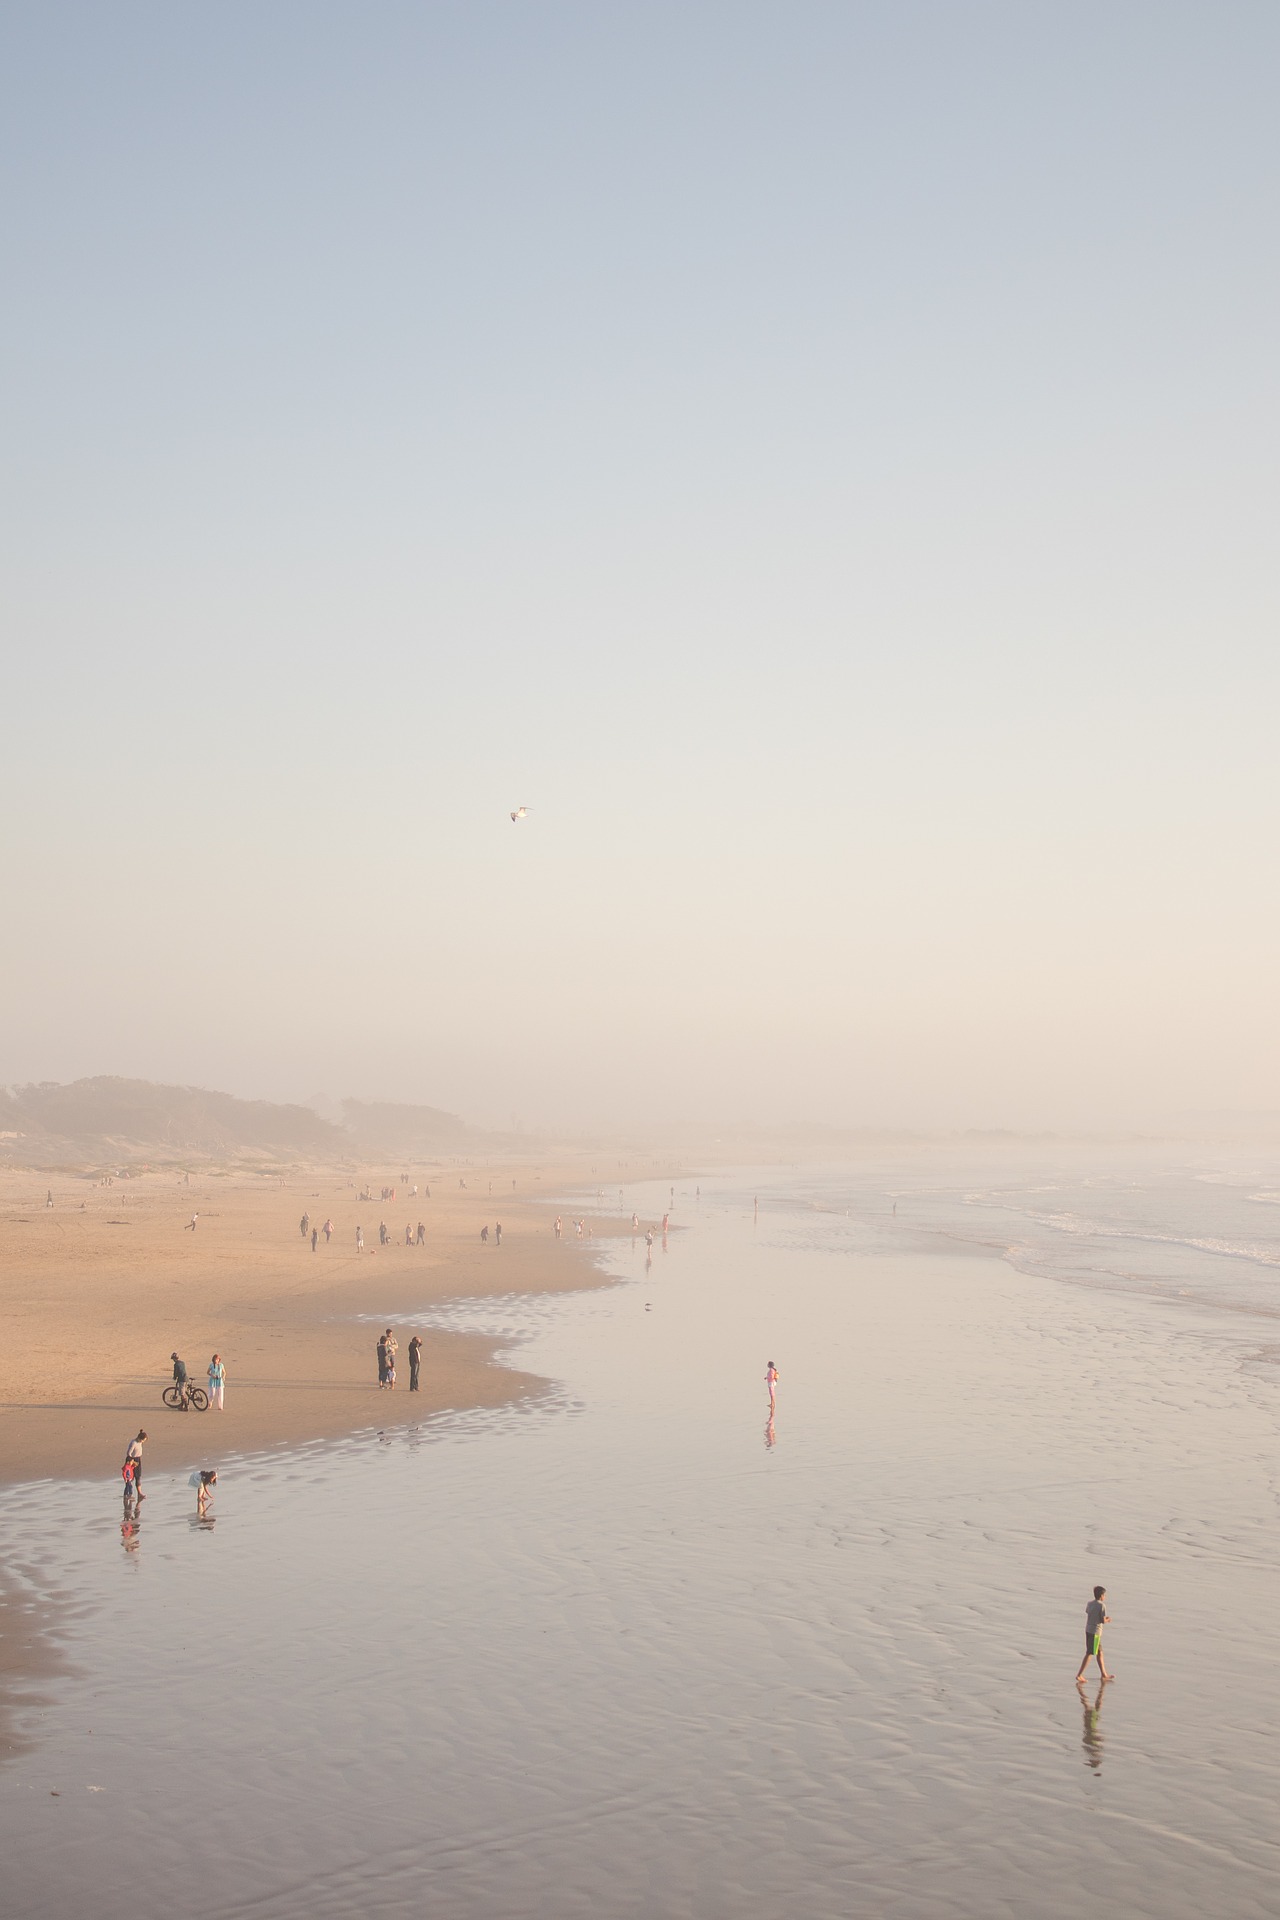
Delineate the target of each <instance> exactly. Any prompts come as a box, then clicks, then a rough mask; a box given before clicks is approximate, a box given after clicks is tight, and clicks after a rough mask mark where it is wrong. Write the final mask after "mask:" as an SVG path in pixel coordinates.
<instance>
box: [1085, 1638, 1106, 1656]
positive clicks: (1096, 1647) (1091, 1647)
mask: <svg viewBox="0 0 1280 1920" xmlns="http://www.w3.org/2000/svg"><path fill="white" fill-rule="evenodd" d="M1090 1654H1093V1655H1094V1656H1095V1657H1096V1658H1097V1659H1099V1660H1101V1658H1102V1635H1101V1634H1100V1633H1086V1635H1085V1637H1084V1657H1085V1659H1086V1660H1087V1659H1088V1658H1089V1656H1090Z"/></svg>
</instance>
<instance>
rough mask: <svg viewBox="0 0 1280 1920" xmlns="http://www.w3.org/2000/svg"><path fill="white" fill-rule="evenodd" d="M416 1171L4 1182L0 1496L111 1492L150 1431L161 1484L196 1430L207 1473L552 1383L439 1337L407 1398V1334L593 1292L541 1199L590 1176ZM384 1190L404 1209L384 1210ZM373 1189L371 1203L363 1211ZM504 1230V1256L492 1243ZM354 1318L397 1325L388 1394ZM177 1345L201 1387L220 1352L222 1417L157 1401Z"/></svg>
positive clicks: (367, 1333)
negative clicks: (24, 1489) (429, 1318)
mask: <svg viewBox="0 0 1280 1920" xmlns="http://www.w3.org/2000/svg"><path fill="white" fill-rule="evenodd" d="M412 1178H414V1179H416V1180H417V1182H418V1187H419V1193H418V1197H417V1198H416V1199H415V1198H413V1197H412V1195H410V1194H409V1193H408V1191H407V1190H406V1188H405V1187H404V1186H403V1184H402V1183H401V1182H400V1180H399V1177H398V1170H397V1171H396V1172H391V1173H388V1172H387V1171H386V1170H385V1169H381V1170H376V1171H373V1172H370V1173H366V1172H364V1171H363V1170H361V1171H357V1172H355V1173H354V1174H353V1173H352V1170H351V1169H350V1168H349V1167H344V1168H342V1169H340V1170H334V1169H326V1168H320V1167H316V1168H311V1169H303V1170H295V1171H294V1172H292V1173H287V1174H285V1175H283V1177H282V1176H281V1175H280V1174H279V1173H278V1172H277V1173H271V1174H266V1173H261V1172H257V1171H253V1170H246V1169H243V1168H241V1169H238V1170H234V1171H232V1170H227V1171H221V1170H217V1169H210V1168H204V1169H201V1170H200V1171H198V1172H196V1171H193V1172H192V1173H191V1174H190V1176H189V1181H190V1184H187V1181H186V1178H184V1176H183V1175H182V1174H181V1173H178V1172H175V1171H174V1170H173V1169H171V1168H166V1169H163V1170H157V1171H153V1172H145V1173H139V1174H137V1175H135V1176H133V1177H128V1178H117V1179H116V1180H115V1181H114V1184H112V1185H110V1186H103V1185H99V1184H96V1183H95V1181H94V1179H92V1178H90V1177H86V1176H83V1175H75V1174H62V1175H60V1176H59V1175H55V1176H52V1177H48V1176H45V1175H43V1174H35V1173H5V1174H2V1175H0V1481H8V1482H14V1481H23V1480H35V1479H44V1478H48V1477H58V1478H63V1477H71V1478H76V1477H93V1478H97V1477H99V1476H103V1477H105V1478H107V1479H110V1478H111V1477H112V1476H113V1475H115V1474H116V1472H117V1471H118V1468H119V1463H120V1460H121V1459H122V1457H123V1455H124V1450H125V1447H126V1445H127V1444H128V1442H129V1440H131V1439H132V1437H133V1435H134V1434H135V1433H136V1432H137V1430H138V1428H139V1427H145V1428H146V1430H147V1433H148V1435H149V1436H150V1438H149V1441H148V1446H147V1452H146V1463H147V1466H148V1467H150V1468H152V1469H153V1470H155V1469H164V1468H166V1467H172V1466H176V1465H178V1464H180V1463H183V1462H186V1461H188V1460H189V1458H190V1455H191V1450H192V1440H193V1438H194V1436H193V1434H192V1432H191V1427H192V1423H193V1422H195V1421H199V1422H200V1428H199V1431H200V1437H201V1441H202V1443H207V1447H208V1451H209V1454H210V1458H211V1460H216V1459H217V1458H218V1457H220V1456H225V1455H226V1454H227V1453H228V1452H233V1451H234V1452H243V1451H249V1450H257V1449H261V1448H267V1447H274V1446H286V1445H291V1444H298V1443H304V1442H307V1441H313V1440H319V1439H327V1438H335V1437H337V1436H339V1435H342V1434H345V1433H349V1432H352V1431H355V1430H357V1429H359V1428H361V1427H368V1426H373V1425H376V1426H379V1427H386V1426H389V1425H392V1424H395V1423H400V1422H407V1421H410V1420H420V1419H421V1418H423V1416H424V1415H426V1414H430V1413H436V1412H439V1411H441V1410H442V1409H452V1408H469V1407H484V1406H497V1405H501V1404H504V1403H508V1402H510V1401H512V1400H514V1399H518V1398H520V1397H522V1396H524V1395H527V1394H529V1393H532V1392H536V1391H538V1390H539V1389H540V1388H541V1387H542V1386H543V1384H544V1383H543V1382H541V1381H538V1380H535V1379H533V1378H532V1377H531V1376H529V1375H527V1374H522V1373H519V1372H516V1371H514V1370H512V1369H511V1368H508V1367H504V1366H499V1365H495V1363H494V1359H493V1345H492V1343H491V1342H490V1341H487V1340H485V1339H481V1338H479V1337H475V1336H471V1335H463V1334H455V1333H443V1332H431V1333H430V1334H429V1335H428V1336H427V1338H426V1346H425V1352H424V1356H423V1369H422V1391H421V1392H420V1393H418V1394H414V1395H410V1394H409V1392H408V1361H407V1354H406V1352H405V1349H406V1348H407V1345H408V1339H409V1329H408V1328H407V1327H406V1326H405V1325H404V1324H403V1323H404V1321H405V1319H406V1318H407V1317H408V1316H410V1315H412V1314H414V1313H421V1311H422V1309H423V1308H425V1307H429V1306H431V1305H432V1304H433V1303H436V1302H439V1301H442V1300H445V1299H455V1298H466V1297H471V1298H478V1297H483V1296H486V1295H494V1294H506V1293H516V1292H519V1293H531V1292H545V1291H554V1290H562V1289H569V1288H577V1287H583V1286H587V1285H590V1284H593V1283H594V1282H595V1281H596V1280H597V1277H598V1276H597V1272H596V1268H595V1265H594V1263H593V1262H592V1260H591V1258H590V1243H589V1242H578V1241H576V1240H575V1239H574V1237H573V1235H572V1232H571V1231H569V1232H568V1235H567V1237H566V1238H565V1239H563V1240H560V1241H557V1240H556V1239H555V1237H554V1233H553V1227H552V1223H553V1220H554V1211H553V1210H551V1209H549V1208H548V1207H546V1206H545V1205H544V1206H538V1205H535V1204H534V1203H533V1202H534V1200H535V1198H536V1196H537V1195H538V1194H540V1193H542V1194H547V1195H551V1194H554V1193H556V1192H558V1191H563V1190H564V1189H565V1188H566V1187H570V1186H574V1185H578V1186H581V1185H584V1184H588V1183H589V1184H590V1185H591V1186H592V1187H594V1186H595V1185H596V1184H597V1183H596V1181H595V1180H594V1178H592V1177H591V1176H590V1174H589V1173H588V1172H587V1169H586V1168H585V1167H577V1168H574V1167H572V1166H565V1165H559V1166H545V1167H540V1168H533V1167H530V1166H521V1167H518V1168H512V1167H509V1166H497V1165H494V1166H471V1167H468V1168H465V1169H461V1170H460V1169H459V1168H457V1167H454V1168H452V1169H446V1170H444V1171H441V1170H439V1169H436V1170H433V1171H428V1172H419V1173H416V1174H414V1175H413V1176H412ZM460 1178H462V1179H465V1180H466V1182H467V1185H466V1188H465V1189H460V1188H459V1184H458V1183H459V1179H460ZM513 1180H514V1181H515V1182H516V1189H515V1191H514V1192H513V1189H512V1182H513ZM392 1182H395V1183H396V1186H397V1197H396V1199H395V1200H394V1201H387V1202H386V1203H385V1204H383V1203H380V1202H379V1200H378V1197H377V1196H378V1194H379V1193H380V1191H381V1188H382V1187H383V1185H390V1184H391V1183H392ZM366 1185H367V1186H368V1188H369V1190H370V1191H371V1192H372V1193H373V1195H374V1199H373V1202H372V1203H371V1204H370V1203H368V1202H366V1203H364V1204H360V1203H359V1202H358V1195H359V1193H360V1192H361V1190H362V1189H363V1188H364V1187H365V1186H366ZM428 1185H429V1187H430V1195H431V1197H430V1198H427V1196H426V1188H427V1186H428ZM50 1187H51V1188H52V1192H53V1197H54V1205H53V1207H52V1208H49V1207H48V1206H47V1205H46V1191H47V1190H48V1189H49V1188H50ZM304 1211H305V1212H306V1213H308V1214H309V1215H310V1218H311V1220H312V1222H313V1223H314V1224H315V1225H317V1226H319V1225H322V1224H323V1222H324V1220H325V1219H326V1217H329V1216H332V1219H333V1222H334V1228H335V1232H334V1237H333V1240H332V1242H331V1243H330V1244H328V1245H326V1243H325V1240H324V1237H323V1235H322V1236H321V1238H320V1242H319V1247H318V1249H317V1251H316V1252H315V1253H314V1254H313V1253H312V1250H311V1242H310V1238H309V1237H308V1238H307V1239H306V1240H304V1239H303V1237H302V1235H301V1233H300V1232H299V1221H300V1218H301V1215H302V1214H303V1212H304ZM193 1213H196V1214H198V1215H199V1220H198V1224H197V1226H196V1229H195V1231H194V1232H191V1231H189V1230H188V1229H187V1225H186V1223H187V1222H188V1221H189V1220H190V1218H191V1216H192V1214H193ZM380 1219H385V1220H386V1222H387V1225H388V1228H389V1229H390V1231H391V1234H392V1244H391V1245H389V1246H387V1247H380V1246H379V1244H378V1223H379V1220H380ZM419 1219H421V1220H422V1221H424V1223H425V1225H426V1232H427V1244H426V1246H425V1247H416V1246H414V1247H407V1246H405V1245H404V1230H405V1223H406V1221H410V1222H412V1223H413V1225H414V1226H415V1227H416V1224H417V1222H418V1220H419ZM499 1219H500V1220H501V1221H502V1225H503V1239H502V1245H501V1247H498V1246H496V1245H495V1244H494V1240H493V1235H492V1228H493V1226H494V1224H495V1222H496V1221H497V1220H499ZM485 1222H487V1223H488V1224H489V1227H490V1230H491V1231H490V1239H489V1243H488V1245H487V1246H486V1245H482V1244H481V1242H480V1239H479V1232H480V1227H481V1225H482V1224H484V1223H485ZM357 1223H359V1224H361V1225H362V1226H363V1228H364V1236H365V1251H364V1253H363V1254H358V1253H357V1252H356V1250H355V1235H356V1225H357ZM597 1231H599V1226H598V1225H597ZM360 1314H377V1315H379V1316H382V1315H385V1322H384V1324H391V1325H396V1323H397V1322H398V1321H399V1322H400V1323H401V1324H400V1325H399V1326H398V1328H397V1331H398V1336H399V1339H400V1346H401V1355H400V1383H399V1385H398V1386H397V1387H396V1390H395V1391H394V1393H387V1392H380V1391H379V1389H378V1385H377V1368H376V1361H375V1356H374V1342H375V1339H376V1336H377V1332H378V1329H377V1328H376V1327H374V1326H371V1325H369V1324H367V1323H365V1324H361V1323H360V1321H359V1320H358V1319H357V1317H356V1316H358V1315H360ZM175 1348H176V1349H177V1351H178V1352H179V1353H180V1354H181V1355H182V1357H183V1359H184V1360H185V1361H186V1363H187V1366H188V1369H189V1370H190V1374H191V1378H192V1380H193V1381H194V1382H195V1383H196V1384H198V1385H202V1386H203V1385H205V1384H206V1369H207V1366H208V1362H209V1358H210V1355H211V1354H212V1353H213V1352H214V1351H215V1349H216V1350H217V1351H218V1352H219V1353H220V1354H221V1355H222V1358H223V1361H224V1363H225V1365H226V1369H227V1388H226V1410H225V1412H223V1413H219V1412H217V1411H216V1410H214V1409H211V1410H210V1411H209V1412H208V1413H206V1414H194V1413H191V1414H182V1413H172V1412H170V1411H168V1410H167V1409H166V1408H165V1407H164V1406H163V1405H162V1404H161V1398H160V1396H161V1393H162V1391H163V1389H164V1387H165V1386H166V1385H168V1384H169V1381H170V1378H171V1373H172V1364H171V1361H170V1357H169V1356H170V1354H171V1353H172V1352H173V1351H174V1349H175Z"/></svg>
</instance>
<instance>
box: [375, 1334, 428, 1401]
mask: <svg viewBox="0 0 1280 1920" xmlns="http://www.w3.org/2000/svg"><path fill="white" fill-rule="evenodd" d="M399 1351H400V1342H399V1341H398V1340H397V1339H396V1337H395V1335H394V1333H392V1331H391V1329H390V1327H388V1328H387V1330H386V1332H385V1333H382V1334H379V1336H378V1385H379V1386H380V1387H394V1386H395V1384H396V1355H397V1353H399ZM421 1365H422V1342H421V1340H419V1338H418V1336H417V1334H416V1333H415V1334H414V1336H413V1338H412V1340H411V1341H410V1342H409V1391H410V1393H417V1392H418V1369H419V1368H420V1366H421Z"/></svg>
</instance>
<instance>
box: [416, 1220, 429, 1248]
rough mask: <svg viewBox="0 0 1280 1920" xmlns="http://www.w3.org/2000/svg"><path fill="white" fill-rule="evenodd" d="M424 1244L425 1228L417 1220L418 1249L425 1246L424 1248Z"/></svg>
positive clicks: (425, 1237)
mask: <svg viewBox="0 0 1280 1920" xmlns="http://www.w3.org/2000/svg"><path fill="white" fill-rule="evenodd" d="M426 1244H427V1229H426V1227H425V1225H424V1224H423V1222H422V1221H421V1220H419V1222H418V1245H419V1246H420V1247H425V1246H426Z"/></svg>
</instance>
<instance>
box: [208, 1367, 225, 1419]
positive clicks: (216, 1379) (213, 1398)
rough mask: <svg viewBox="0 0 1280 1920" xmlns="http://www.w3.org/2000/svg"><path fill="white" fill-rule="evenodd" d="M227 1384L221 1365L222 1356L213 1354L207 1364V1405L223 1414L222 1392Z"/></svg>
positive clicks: (223, 1368)
mask: <svg viewBox="0 0 1280 1920" xmlns="http://www.w3.org/2000/svg"><path fill="white" fill-rule="evenodd" d="M226 1383H227V1370H226V1368H225V1367H224V1366H223V1364H222V1355H221V1354H220V1353H215V1354H214V1356H213V1358H212V1360H211V1361H210V1362H209V1405H210V1406H211V1407H216V1408H217V1409H218V1412H219V1413H223V1412H225V1408H224V1407H223V1404H222V1390H223V1388H224V1387H225V1386H226Z"/></svg>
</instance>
